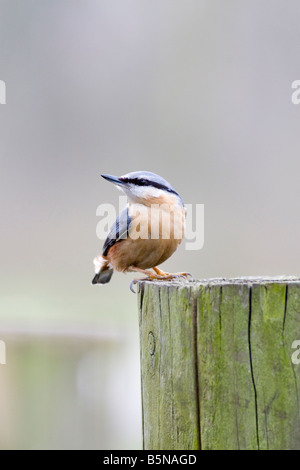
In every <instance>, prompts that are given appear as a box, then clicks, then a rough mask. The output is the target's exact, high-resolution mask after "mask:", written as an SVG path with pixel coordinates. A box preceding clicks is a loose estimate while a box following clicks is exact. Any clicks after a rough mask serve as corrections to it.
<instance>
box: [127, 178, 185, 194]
mask: <svg viewBox="0 0 300 470" xmlns="http://www.w3.org/2000/svg"><path fill="white" fill-rule="evenodd" d="M120 181H123V183H130V184H135V185H136V186H151V187H152V188H156V189H162V190H163V191H168V192H169V193H172V194H176V195H177V196H178V193H176V191H174V189H170V188H168V187H167V186H165V185H164V184H160V183H156V182H155V181H150V180H147V179H146V178H120Z"/></svg>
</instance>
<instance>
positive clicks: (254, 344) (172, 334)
mask: <svg viewBox="0 0 300 470" xmlns="http://www.w3.org/2000/svg"><path fill="white" fill-rule="evenodd" d="M138 302H139V325H140V344H141V375H142V408H143V439H144V448H145V449H149V450H155V449H158V450H160V449H163V450H171V449H180V450H189V449H300V409H299V397H300V364H299V365H297V364H294V363H293V361H292V355H293V353H294V356H295V355H296V354H295V353H297V350H295V349H293V347H294V348H295V345H294V346H292V345H293V343H294V341H296V340H300V279H298V278H276V279H270V278H254V279H250V278H249V279H248V278H241V279H240V278H239V279H228V280H226V279H212V280H204V281H196V282H180V281H176V282H175V281H174V282H173V281H172V282H161V281H160V282H141V283H139V287H138ZM294 344H295V343H294ZM298 348H299V346H298ZM294 356H293V357H294ZM299 358H300V349H299ZM294 362H295V361H294Z"/></svg>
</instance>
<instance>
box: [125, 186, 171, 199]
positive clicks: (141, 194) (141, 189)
mask: <svg viewBox="0 0 300 470" xmlns="http://www.w3.org/2000/svg"><path fill="white" fill-rule="evenodd" d="M131 192H132V194H134V196H135V197H137V198H138V199H148V198H152V197H160V196H162V195H163V193H164V192H163V191H162V190H161V189H157V188H153V187H151V186H148V187H145V186H135V187H134V188H131Z"/></svg>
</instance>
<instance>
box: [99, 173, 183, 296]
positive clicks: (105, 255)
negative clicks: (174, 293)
mask: <svg viewBox="0 0 300 470" xmlns="http://www.w3.org/2000/svg"><path fill="white" fill-rule="evenodd" d="M101 176H102V177H103V178H105V179H106V180H107V181H110V182H111V183H113V184H115V185H116V186H117V188H118V189H120V190H121V191H123V192H124V193H125V194H126V196H127V198H128V204H127V206H126V208H125V209H123V211H122V212H121V213H120V214H119V216H118V217H117V219H116V221H115V223H114V224H113V226H112V227H111V229H110V232H109V234H108V236H107V238H106V240H105V242H104V246H103V251H102V255H101V256H98V257H97V258H95V259H94V265H95V272H96V275H95V277H94V279H93V280H92V284H106V283H107V282H109V281H110V279H111V276H112V274H113V270H114V269H115V270H116V271H121V272H139V273H142V274H145V275H146V276H147V277H146V278H143V280H155V279H162V280H169V279H174V278H176V277H182V276H185V277H186V276H188V275H189V273H176V274H169V273H165V272H164V271H161V270H160V269H159V268H158V267H157V266H158V265H160V264H161V263H163V262H164V261H166V260H167V259H168V258H169V257H170V256H171V255H172V254H173V253H174V252H175V251H176V249H177V247H178V245H179V244H180V243H181V241H182V239H183V236H184V228H185V207H184V204H183V201H182V199H181V197H180V196H179V194H178V193H177V192H176V191H175V189H173V188H172V186H171V185H170V183H168V181H166V180H165V179H164V178H162V177H161V176H158V175H156V174H155V173H151V172H149V171H136V172H133V173H128V174H126V175H123V176H120V177H116V176H110V175H101ZM150 268H152V269H153V271H154V272H152V271H149V270H148V269H150ZM139 280H141V279H134V280H133V281H132V283H131V285H130V288H131V290H132V284H134V283H136V282H137V281H139Z"/></svg>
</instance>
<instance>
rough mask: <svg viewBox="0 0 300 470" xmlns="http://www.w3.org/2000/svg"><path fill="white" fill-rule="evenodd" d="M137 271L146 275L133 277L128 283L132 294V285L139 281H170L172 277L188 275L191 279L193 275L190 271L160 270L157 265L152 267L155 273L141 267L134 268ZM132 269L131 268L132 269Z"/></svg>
mask: <svg viewBox="0 0 300 470" xmlns="http://www.w3.org/2000/svg"><path fill="white" fill-rule="evenodd" d="M136 270H137V271H139V272H145V273H146V274H147V277H143V278H139V279H133V281H131V283H130V290H131V292H133V293H134V294H135V293H136V292H135V290H134V289H133V286H134V285H135V284H137V283H138V282H139V281H150V282H151V281H172V280H174V279H180V278H181V279H184V280H186V279H187V278H188V277H189V276H190V277H191V278H192V279H193V276H192V275H191V273H166V272H164V271H161V270H160V269H158V268H157V267H155V268H153V270H154V271H155V273H156V274H154V273H152V272H151V271H146V270H141V269H136ZM132 271H133V269H132Z"/></svg>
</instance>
